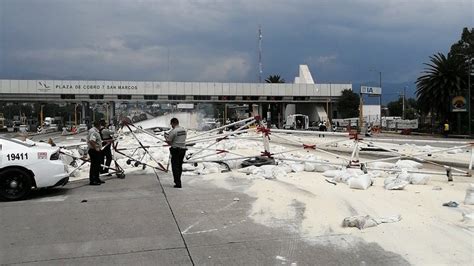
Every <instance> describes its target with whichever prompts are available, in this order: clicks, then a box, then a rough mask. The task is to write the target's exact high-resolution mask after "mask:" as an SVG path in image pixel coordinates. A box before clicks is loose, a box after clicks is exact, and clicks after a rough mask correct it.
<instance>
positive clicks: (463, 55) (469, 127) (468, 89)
mask: <svg viewBox="0 0 474 266" xmlns="http://www.w3.org/2000/svg"><path fill="white" fill-rule="evenodd" d="M455 55H457V56H462V57H464V58H466V57H467V60H466V62H467V64H468V65H467V102H468V108H467V119H468V121H467V125H468V135H471V134H472V128H471V124H472V123H471V122H472V121H471V120H472V117H471V109H472V106H471V105H472V101H471V75H472V73H471V72H472V64H473V60H474V58H472V57H471V56H468V55H465V54H455Z"/></svg>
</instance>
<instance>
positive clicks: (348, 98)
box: [337, 90, 360, 118]
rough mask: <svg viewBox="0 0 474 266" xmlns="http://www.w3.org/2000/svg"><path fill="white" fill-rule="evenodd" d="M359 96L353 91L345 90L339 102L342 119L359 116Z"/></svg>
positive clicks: (338, 108)
mask: <svg viewBox="0 0 474 266" xmlns="http://www.w3.org/2000/svg"><path fill="white" fill-rule="evenodd" d="M359 101H360V99H359V95H357V94H356V93H354V92H353V91H352V90H343V91H342V95H341V97H340V98H339V101H338V102H337V110H338V113H339V115H340V116H341V117H342V118H352V117H358V116H359Z"/></svg>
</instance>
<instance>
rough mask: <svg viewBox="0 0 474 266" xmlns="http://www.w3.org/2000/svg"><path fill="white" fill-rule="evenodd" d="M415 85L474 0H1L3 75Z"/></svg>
mask: <svg viewBox="0 0 474 266" xmlns="http://www.w3.org/2000/svg"><path fill="white" fill-rule="evenodd" d="M259 26H260V27H261V29H262V63H263V75H262V77H263V79H265V78H266V77H267V76H268V75H275V74H277V75H280V76H282V77H283V78H284V79H285V80H286V81H287V82H293V80H294V77H295V76H296V75H297V73H298V65H299V64H307V65H308V66H309V68H310V70H311V72H312V74H313V78H314V79H315V81H316V82H317V83H329V82H332V83H347V82H350V83H354V84H356V83H357V84H369V83H373V84H377V83H378V81H379V72H381V73H382V80H383V84H392V85H393V84H413V82H414V81H415V80H416V78H417V77H418V76H419V75H420V73H421V71H422V70H423V63H425V62H428V61H429V56H430V55H432V54H434V53H437V52H443V53H446V52H448V51H449V49H450V47H451V45H452V44H453V43H455V42H457V41H458V40H459V39H460V36H461V32H462V29H463V27H474V1H473V0H442V1H441V0H425V1H423V0H225V1H224V0H194V1H185V0H168V1H161V0H127V1H125V0H93V1H91V0H81V1H79V0H0V78H1V79H91V80H144V81H145V80H153V81H210V82H212V81H216V82H217V81H219V82H257V81H258V77H259V75H258V28H259Z"/></svg>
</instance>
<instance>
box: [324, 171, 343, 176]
mask: <svg viewBox="0 0 474 266" xmlns="http://www.w3.org/2000/svg"><path fill="white" fill-rule="evenodd" d="M341 172H342V170H327V171H324V173H323V176H325V177H335V176H336V175H338V174H340V173H341Z"/></svg>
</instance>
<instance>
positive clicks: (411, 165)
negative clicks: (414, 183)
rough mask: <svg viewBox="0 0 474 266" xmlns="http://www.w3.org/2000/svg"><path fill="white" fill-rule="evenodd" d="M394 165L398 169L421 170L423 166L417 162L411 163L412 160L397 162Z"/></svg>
mask: <svg viewBox="0 0 474 266" xmlns="http://www.w3.org/2000/svg"><path fill="white" fill-rule="evenodd" d="M395 164H396V165H397V167H398V168H400V169H421V168H423V164H421V163H419V162H415V161H412V160H398V162H396V163H395Z"/></svg>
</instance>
